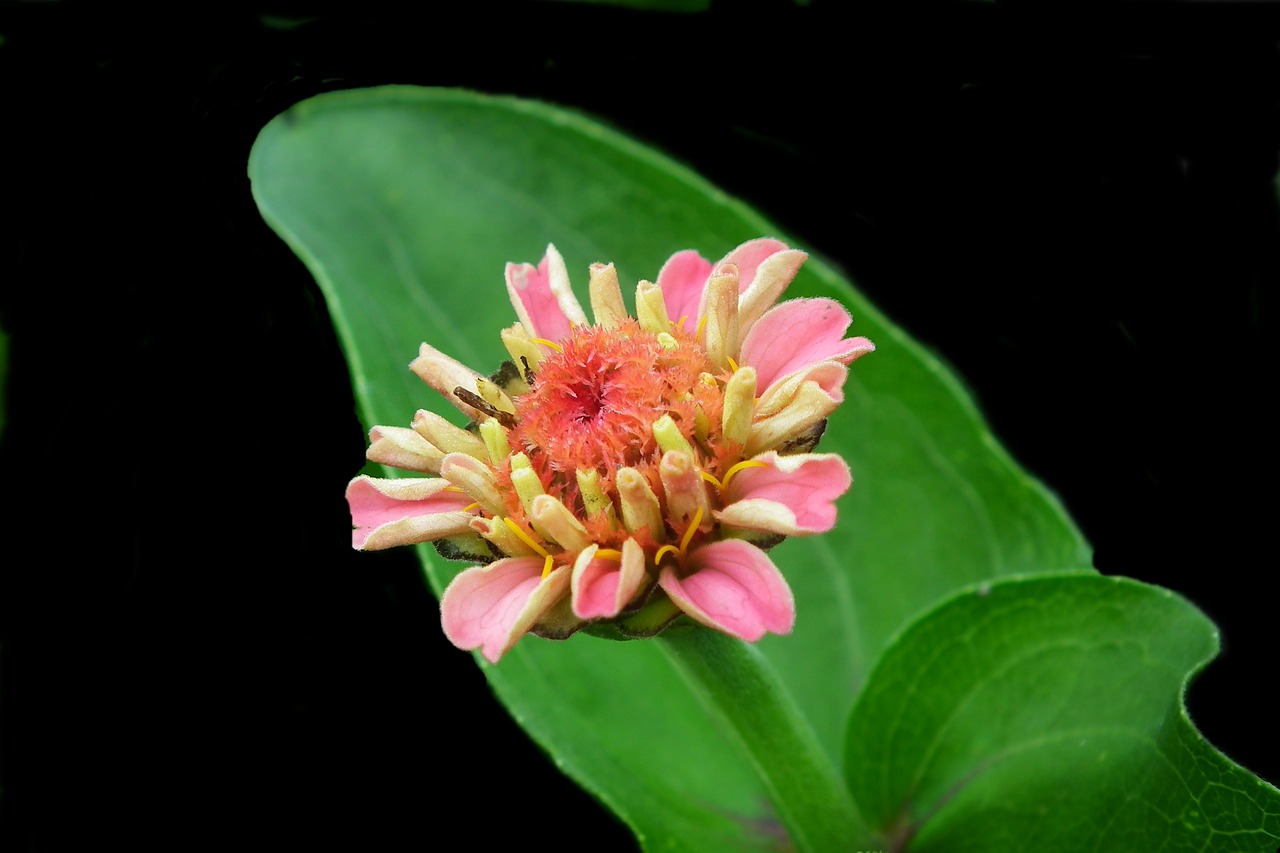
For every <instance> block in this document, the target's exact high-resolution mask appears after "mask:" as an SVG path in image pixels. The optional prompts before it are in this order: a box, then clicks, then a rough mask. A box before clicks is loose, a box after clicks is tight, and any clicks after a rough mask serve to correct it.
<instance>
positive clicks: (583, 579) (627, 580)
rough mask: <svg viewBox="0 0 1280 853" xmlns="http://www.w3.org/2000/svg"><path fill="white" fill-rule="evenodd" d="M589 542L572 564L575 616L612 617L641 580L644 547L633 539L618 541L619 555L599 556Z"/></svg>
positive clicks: (631, 595) (642, 576)
mask: <svg viewBox="0 0 1280 853" xmlns="http://www.w3.org/2000/svg"><path fill="white" fill-rule="evenodd" d="M598 551H599V547H598V546H596V545H592V546H590V547H588V548H587V549H586V550H584V551H583V552H582V553H581V554H579V555H578V559H577V562H575V563H574V565H573V582H572V592H573V612H574V615H576V616H577V617H578V618H579V619H612V618H613V617H614V616H617V615H618V614H619V613H620V612H621V611H622V608H624V607H626V606H627V604H628V603H629V602H630V601H631V599H632V598H634V597H635V595H636V593H637V592H639V591H640V587H641V585H643V583H644V579H645V571H644V563H645V558H644V550H643V549H642V548H641V547H640V545H639V543H637V542H636V540H634V539H630V538H628V539H627V540H626V541H625V542H623V543H622V553H621V556H620V557H614V556H599V554H598Z"/></svg>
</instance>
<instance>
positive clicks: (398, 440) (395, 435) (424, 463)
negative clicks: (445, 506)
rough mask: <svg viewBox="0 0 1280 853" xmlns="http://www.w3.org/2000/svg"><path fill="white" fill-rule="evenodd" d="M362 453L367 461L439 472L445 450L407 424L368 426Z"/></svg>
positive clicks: (414, 469) (408, 469)
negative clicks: (365, 447)
mask: <svg viewBox="0 0 1280 853" xmlns="http://www.w3.org/2000/svg"><path fill="white" fill-rule="evenodd" d="M364 455H365V457H366V458H367V459H368V460H369V461H370V462H379V463H381V464H383V465H390V466H391V467H392V468H403V469H404V470H406V471H421V472H423V473H425V474H439V473H440V462H441V460H443V459H444V454H443V453H441V452H440V450H439V448H437V447H435V446H434V445H432V444H431V442H429V441H427V440H426V439H425V438H423V437H422V436H420V435H418V433H416V432H414V431H413V430H411V429H409V428H408V427H390V426H376V427H374V428H373V429H371V430H369V449H368V450H367V451H365V454H364Z"/></svg>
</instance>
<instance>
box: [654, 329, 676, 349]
mask: <svg viewBox="0 0 1280 853" xmlns="http://www.w3.org/2000/svg"><path fill="white" fill-rule="evenodd" d="M658 344H659V345H660V346H661V347H662V348H663V349H664V350H666V351H667V352H671V351H672V350H673V349H677V348H678V347H679V346H680V342H679V341H677V340H676V339H675V337H674V336H673V335H672V334H671V333H670V332H658Z"/></svg>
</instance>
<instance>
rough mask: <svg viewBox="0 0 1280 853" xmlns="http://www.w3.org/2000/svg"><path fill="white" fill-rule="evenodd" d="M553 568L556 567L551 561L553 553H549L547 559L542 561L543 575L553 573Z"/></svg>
mask: <svg viewBox="0 0 1280 853" xmlns="http://www.w3.org/2000/svg"><path fill="white" fill-rule="evenodd" d="M553 568H555V565H554V564H553V563H552V562H551V555H550V554H548V555H547V557H546V559H545V560H543V561H542V576H543V577H544V578H545V577H546V576H547V575H549V574H551V570H552V569H553Z"/></svg>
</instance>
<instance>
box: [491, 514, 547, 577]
mask: <svg viewBox="0 0 1280 853" xmlns="http://www.w3.org/2000/svg"><path fill="white" fill-rule="evenodd" d="M502 520H503V521H505V522H506V523H507V527H510V528H511V532H512V533H514V534H515V535H516V537H517V538H519V540H520V541H521V542H523V543H524V544H526V545H528V546H529V547H530V548H532V549H533V550H534V551H536V552H537V553H538V554H540V555H542V556H543V557H546V558H547V565H550V564H551V555H550V554H548V553H547V549H546V548H543V547H542V546H541V545H539V544H538V543H537V542H536V541H535V540H534V538H533V537H532V536H530V535H529V534H528V533H525V532H524V531H523V530H521V529H520V525H518V524H516V523H515V522H514V521H512V520H511V519H510V518H507V517H506V516H503V518H502ZM544 571H545V570H544ZM544 576H545V575H544Z"/></svg>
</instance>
